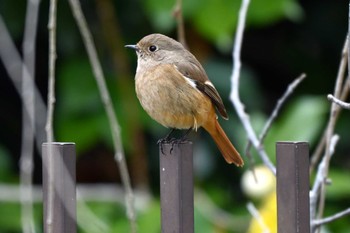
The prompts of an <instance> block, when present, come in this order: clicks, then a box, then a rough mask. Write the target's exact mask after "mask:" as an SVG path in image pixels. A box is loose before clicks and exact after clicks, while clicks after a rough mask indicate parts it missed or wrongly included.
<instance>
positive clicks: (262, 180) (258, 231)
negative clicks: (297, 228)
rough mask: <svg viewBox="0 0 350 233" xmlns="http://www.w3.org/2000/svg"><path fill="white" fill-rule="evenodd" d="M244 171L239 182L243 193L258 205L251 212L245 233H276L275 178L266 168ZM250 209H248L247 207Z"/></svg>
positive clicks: (258, 167)
mask: <svg viewBox="0 0 350 233" xmlns="http://www.w3.org/2000/svg"><path fill="white" fill-rule="evenodd" d="M254 173H255V177H256V179H257V180H255V178H254V175H253V172H252V171H246V172H245V173H244V174H243V176H242V180H241V187H242V190H243V191H244V193H245V194H246V195H247V196H249V197H250V198H252V199H254V200H255V201H257V202H258V203H259V206H257V207H256V208H257V209H254V207H252V206H251V208H252V209H253V210H252V209H250V211H253V212H254V213H252V215H254V216H253V217H252V220H251V222H250V225H249V228H248V231H247V233H277V204H276V178H275V176H274V175H273V174H272V173H271V171H270V170H269V169H268V168H267V167H266V166H262V165H261V166H257V167H255V168H254ZM248 208H250V207H248Z"/></svg>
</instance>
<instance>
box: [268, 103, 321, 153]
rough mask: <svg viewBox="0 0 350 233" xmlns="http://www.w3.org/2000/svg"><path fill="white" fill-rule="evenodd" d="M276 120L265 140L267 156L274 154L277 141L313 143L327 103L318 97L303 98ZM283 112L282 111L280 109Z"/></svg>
mask: <svg viewBox="0 0 350 233" xmlns="http://www.w3.org/2000/svg"><path fill="white" fill-rule="evenodd" d="M286 104H287V105H286V106H285V107H287V109H286V110H285V111H283V112H282V114H281V115H280V116H279V117H278V118H277V121H275V123H274V124H273V126H272V128H271V130H270V132H269V133H268V136H267V137H266V140H265V143H264V145H265V148H266V151H267V153H268V154H269V155H274V154H275V144H276V142H277V141H307V142H309V143H310V144H312V143H313V142H315V140H316V139H317V136H318V135H319V133H320V130H321V128H322V126H323V123H324V122H325V117H326V112H327V106H328V105H327V102H326V100H325V98H324V97H320V96H303V97H300V98H298V99H296V100H295V101H293V102H292V103H291V104H288V102H287V103H286ZM282 110H283V109H282Z"/></svg>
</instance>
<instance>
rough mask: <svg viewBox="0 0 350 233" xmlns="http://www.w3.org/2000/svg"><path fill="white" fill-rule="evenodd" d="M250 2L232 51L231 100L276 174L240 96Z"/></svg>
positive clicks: (246, 0) (246, 2)
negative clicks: (243, 44) (242, 61)
mask: <svg viewBox="0 0 350 233" xmlns="http://www.w3.org/2000/svg"><path fill="white" fill-rule="evenodd" d="M249 2H250V1H249V0H243V1H242V5H241V8H240V10H239V18H238V25H237V31H236V38H235V43H234V48H233V51H232V56H233V69H232V74H231V93H230V99H231V102H232V103H233V106H234V107H235V109H236V112H237V114H238V117H239V119H240V120H241V122H242V124H243V126H244V128H245V131H246V132H247V134H248V138H249V140H250V141H251V142H252V144H253V146H254V147H255V149H256V150H257V152H258V154H259V155H260V158H261V159H262V161H263V162H264V164H265V165H266V166H267V167H268V168H269V169H270V170H271V171H272V173H273V174H276V168H275V166H274V165H273V164H272V162H271V160H270V159H269V157H268V155H267V153H266V151H265V150H264V148H261V147H260V143H259V140H258V138H257V136H256V134H255V132H254V129H253V126H252V124H251V122H250V120H249V115H248V114H247V113H246V112H245V111H244V106H243V104H242V102H241V101H240V98H239V76H240V71H241V58H240V54H241V47H242V40H243V32H244V25H245V20H246V15H247V11H248V6H249Z"/></svg>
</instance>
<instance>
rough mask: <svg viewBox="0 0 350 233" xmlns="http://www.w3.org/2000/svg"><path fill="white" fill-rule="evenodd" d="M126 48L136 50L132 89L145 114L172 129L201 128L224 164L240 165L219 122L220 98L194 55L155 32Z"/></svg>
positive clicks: (224, 110)
mask: <svg viewBox="0 0 350 233" xmlns="http://www.w3.org/2000/svg"><path fill="white" fill-rule="evenodd" d="M125 47H127V48H131V49H133V50H135V51H136V54H137V58H138V59H137V68H136V74H135V90H136V95H137V98H138V99H139V101H140V103H141V106H142V107H143V109H144V110H145V111H146V112H147V113H148V115H149V116H150V117H151V118H153V119H154V120H155V121H157V122H158V123H160V124H161V125H163V126H164V127H167V128H171V129H187V130H191V129H193V130H195V131H197V129H198V128H200V127H202V128H204V129H205V130H206V131H207V132H208V133H209V135H210V136H211V137H212V138H213V140H214V142H215V143H216V145H217V147H218V149H219V150H220V152H221V154H222V155H223V157H224V159H225V160H226V162H227V163H229V164H231V163H233V164H235V165H236V166H239V167H241V166H243V165H244V161H243V159H242V157H241V156H240V154H239V152H238V151H237V150H236V148H235V147H234V146H233V145H232V143H231V142H230V140H229V139H228V137H227V135H226V133H225V132H224V130H223V129H222V127H221V126H220V124H219V122H218V117H217V114H216V112H218V113H219V114H220V115H221V116H222V118H223V119H225V120H228V114H227V112H226V109H225V106H224V104H223V101H222V99H221V97H220V95H219V93H218V91H217V90H216V88H215V87H214V85H213V83H212V82H211V81H210V80H209V78H208V76H207V74H206V72H205V70H204V68H203V67H202V65H201V64H200V63H199V61H198V60H197V59H196V57H195V56H194V55H193V54H192V53H191V52H189V51H188V50H187V49H186V48H185V47H184V46H183V45H182V44H181V43H179V42H178V41H176V40H174V39H172V38H170V37H168V36H165V35H162V34H158V33H155V34H150V35H147V36H145V37H143V38H142V39H141V40H140V41H139V42H138V43H137V44H135V45H126V46H125ZM166 138H167V137H166Z"/></svg>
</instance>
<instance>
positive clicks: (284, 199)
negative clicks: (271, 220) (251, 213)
mask: <svg viewBox="0 0 350 233" xmlns="http://www.w3.org/2000/svg"><path fill="white" fill-rule="evenodd" d="M276 156H277V215H278V217H277V228H278V233H296V232H298V233H310V201H309V145H308V143H306V142H277V144H276Z"/></svg>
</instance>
